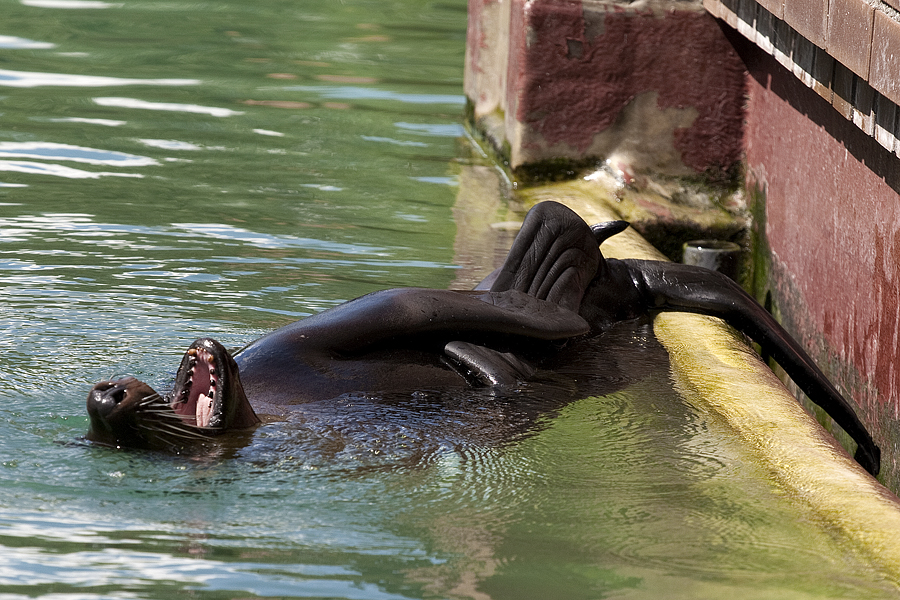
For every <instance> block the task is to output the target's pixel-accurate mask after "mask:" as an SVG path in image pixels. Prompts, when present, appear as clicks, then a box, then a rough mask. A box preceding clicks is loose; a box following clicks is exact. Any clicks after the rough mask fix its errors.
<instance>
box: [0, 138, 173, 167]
mask: <svg viewBox="0 0 900 600" xmlns="http://www.w3.org/2000/svg"><path fill="white" fill-rule="evenodd" d="M6 156H15V157H21V158H41V159H48V160H67V161H72V162H80V163H87V164H91V165H107V166H116V167H146V166H148V165H158V164H159V162H157V161H156V160H154V159H152V158H148V157H146V156H135V155H134V154H126V153H124V152H114V151H111V150H97V149H95V148H84V147H81V146H73V145H71V144H57V143H54V142H0V157H6Z"/></svg>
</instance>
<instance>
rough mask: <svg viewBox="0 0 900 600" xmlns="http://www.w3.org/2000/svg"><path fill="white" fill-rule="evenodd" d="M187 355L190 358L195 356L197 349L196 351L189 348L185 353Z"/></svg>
mask: <svg viewBox="0 0 900 600" xmlns="http://www.w3.org/2000/svg"><path fill="white" fill-rule="evenodd" d="M187 353H188V354H189V355H191V356H197V349H196V348H189V349H188V351H187Z"/></svg>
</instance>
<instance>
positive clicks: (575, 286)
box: [479, 202, 602, 310]
mask: <svg viewBox="0 0 900 600" xmlns="http://www.w3.org/2000/svg"><path fill="white" fill-rule="evenodd" d="M601 260H602V258H601V256H600V250H599V248H598V247H597V241H596V238H595V237H594V233H593V232H592V231H591V228H590V227H588V225H587V223H585V222H584V220H583V219H582V218H581V217H579V216H578V215H577V214H575V212H573V211H572V210H571V209H569V208H567V207H565V206H563V205H562V204H559V203H557V202H541V203H540V204H538V205H536V206H535V207H534V208H532V209H531V210H530V211H529V212H528V214H527V215H526V216H525V222H524V223H523V224H522V229H521V230H520V231H519V233H518V235H516V239H515V241H514V242H513V245H512V248H510V250H509V254H508V255H507V257H506V261H505V262H504V263H503V266H502V267H501V268H500V270H499V272H498V273H497V274H496V279H495V280H494V282H493V284H492V285H491V287H490V290H491V291H492V292H504V291H507V290H516V291H519V292H524V293H526V294H528V295H529V296H534V297H535V298H538V299H539V300H547V301H549V302H553V303H554V304H558V305H560V306H562V307H563V308H567V309H569V310H578V306H579V305H580V304H581V298H582V296H583V295H584V291H585V289H586V288H587V286H588V284H590V282H591V280H592V279H593V278H594V275H596V273H597V267H598V265H599V264H600V261H601ZM492 276H493V274H492ZM479 287H482V286H479Z"/></svg>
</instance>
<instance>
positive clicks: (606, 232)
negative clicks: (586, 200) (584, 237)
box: [591, 221, 631, 246]
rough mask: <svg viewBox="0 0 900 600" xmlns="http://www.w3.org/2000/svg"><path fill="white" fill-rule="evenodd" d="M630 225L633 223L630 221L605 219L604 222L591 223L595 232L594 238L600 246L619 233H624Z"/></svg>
mask: <svg viewBox="0 0 900 600" xmlns="http://www.w3.org/2000/svg"><path fill="white" fill-rule="evenodd" d="M629 225H631V223H629V222H628V221H604V222H603V223H597V224H595V225H591V233H593V234H594V240H596V242H597V245H598V246H599V245H600V244H602V243H603V242H605V241H606V240H608V239H609V238H611V237H612V236H614V235H616V234H617V233H622V232H623V231H625V230H626V229H628V226H629Z"/></svg>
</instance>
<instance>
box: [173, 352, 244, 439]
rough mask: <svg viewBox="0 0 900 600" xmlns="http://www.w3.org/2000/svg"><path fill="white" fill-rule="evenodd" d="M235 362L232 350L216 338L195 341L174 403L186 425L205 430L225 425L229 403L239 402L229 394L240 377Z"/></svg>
mask: <svg viewBox="0 0 900 600" xmlns="http://www.w3.org/2000/svg"><path fill="white" fill-rule="evenodd" d="M232 362H233V361H232V360H231V356H230V355H229V354H228V351H227V350H226V349H225V348H224V347H223V346H222V344H220V343H219V342H217V341H215V340H214V339H212V338H201V339H199V340H197V341H195V342H194V343H193V344H191V346H190V348H188V350H187V352H185V353H184V357H183V358H182V359H181V365H180V366H179V367H178V372H177V373H176V374H175V387H174V388H173V390H172V394H171V396H170V403H171V404H170V405H171V407H172V410H173V411H175V413H176V414H177V415H179V416H180V417H182V418H183V419H184V421H185V423H186V424H188V425H193V426H195V427H200V428H202V429H205V430H215V429H221V428H223V427H225V425H226V420H227V417H226V412H227V411H228V410H229V406H228V403H230V402H234V401H236V400H235V399H234V398H229V397H227V396H228V395H229V394H228V391H229V385H230V384H231V383H232V379H236V377H237V367H236V366H234V365H232Z"/></svg>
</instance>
